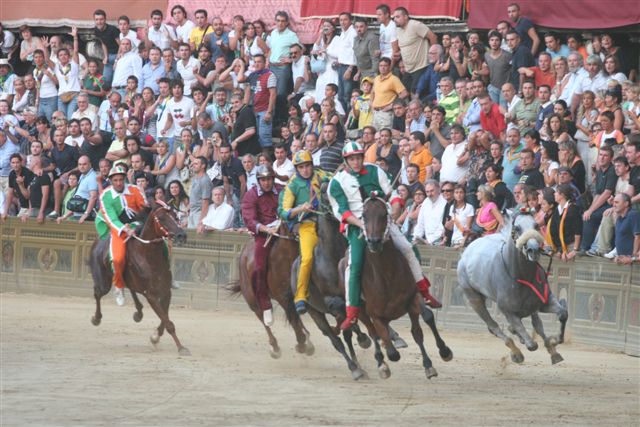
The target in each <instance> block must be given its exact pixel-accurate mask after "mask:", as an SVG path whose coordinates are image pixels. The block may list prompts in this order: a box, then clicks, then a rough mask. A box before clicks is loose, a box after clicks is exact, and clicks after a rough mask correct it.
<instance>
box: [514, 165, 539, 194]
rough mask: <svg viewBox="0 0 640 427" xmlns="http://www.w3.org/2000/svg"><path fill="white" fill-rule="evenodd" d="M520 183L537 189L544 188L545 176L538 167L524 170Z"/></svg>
mask: <svg viewBox="0 0 640 427" xmlns="http://www.w3.org/2000/svg"><path fill="white" fill-rule="evenodd" d="M519 183H520V184H525V185H528V186H529V187H531V188H534V189H536V190H542V189H543V188H544V177H543V176H542V174H541V173H540V171H539V170H538V169H535V168H533V169H529V170H527V171H524V170H523V171H522V174H521V175H520V181H519Z"/></svg>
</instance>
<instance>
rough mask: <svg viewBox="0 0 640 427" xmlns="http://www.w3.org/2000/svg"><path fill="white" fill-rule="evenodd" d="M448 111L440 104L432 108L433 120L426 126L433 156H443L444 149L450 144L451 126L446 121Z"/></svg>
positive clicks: (439, 157) (426, 135)
mask: <svg viewBox="0 0 640 427" xmlns="http://www.w3.org/2000/svg"><path fill="white" fill-rule="evenodd" d="M446 114H447V113H446V111H445V109H444V108H443V107H442V106H441V105H438V106H436V107H434V108H433V109H432V110H431V122H430V123H429V127H428V128H425V137H426V138H427V139H428V140H429V146H428V148H429V151H430V152H431V154H432V155H433V157H437V158H438V159H441V158H442V153H444V149H445V148H446V147H447V145H449V131H450V129H451V126H449V125H448V124H447V123H446V122H445V118H446Z"/></svg>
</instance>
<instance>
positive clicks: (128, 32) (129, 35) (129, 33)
mask: <svg viewBox="0 0 640 427" xmlns="http://www.w3.org/2000/svg"><path fill="white" fill-rule="evenodd" d="M118 28H119V29H120V53H121V54H124V53H125V52H123V51H122V40H124V39H129V40H130V41H131V45H132V46H133V47H135V48H136V50H137V49H138V46H140V39H138V34H137V33H136V32H135V31H133V30H132V29H131V22H130V21H129V17H128V16H125V15H122V16H121V17H120V18H118Z"/></svg>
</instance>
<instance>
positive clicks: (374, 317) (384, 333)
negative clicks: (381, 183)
mask: <svg viewBox="0 0 640 427" xmlns="http://www.w3.org/2000/svg"><path fill="white" fill-rule="evenodd" d="M362 220H363V223H364V230H363V233H364V238H365V240H366V243H367V251H366V253H365V258H364V263H363V267H362V277H361V279H362V295H363V309H362V310H361V312H360V316H359V319H360V320H361V321H362V323H363V324H364V325H365V326H366V327H367V330H368V331H369V335H370V336H371V338H373V342H374V344H375V359H376V361H377V362H378V374H379V375H380V377H381V378H385V379H386V378H389V376H390V375H391V370H390V369H389V366H388V365H387V364H386V362H385V361H384V356H383V354H382V349H381V347H380V342H379V341H380V339H382V342H383V344H384V347H385V349H386V352H387V356H388V357H389V360H391V361H392V362H396V361H398V360H400V353H399V352H398V350H397V349H396V347H395V346H394V343H393V340H392V338H391V335H390V332H389V322H391V321H392V320H395V319H398V318H400V317H401V316H404V315H405V314H408V315H409V319H410V320H411V334H412V335H413V339H414V341H415V342H416V344H418V347H419V348H420V353H421V354H422V366H423V367H424V369H425V374H426V376H427V378H428V379H431V378H432V377H435V376H437V375H438V373H437V371H436V370H435V368H434V367H433V363H432V362H431V359H430V358H429V356H428V355H427V351H426V349H425V346H424V342H423V341H424V337H423V333H422V328H421V327H420V320H419V319H420V314H421V313H422V315H423V318H424V320H425V322H426V323H427V324H428V325H429V328H430V329H431V331H432V332H433V336H434V338H435V340H436V345H437V346H438V350H439V354H440V357H441V358H442V359H443V360H444V361H445V362H448V361H450V360H451V359H452V358H453V353H452V351H451V349H450V348H449V347H447V345H446V344H445V342H444V340H443V339H442V337H441V336H440V333H439V332H438V329H437V328H436V324H435V318H434V316H433V312H432V311H431V309H430V308H428V307H427V306H426V305H425V304H424V302H423V300H422V296H421V295H420V294H419V293H418V290H417V288H416V284H415V280H414V279H413V275H412V274H411V270H410V268H409V264H408V263H407V261H406V259H405V257H404V255H402V253H401V252H400V251H399V250H398V249H397V248H396V247H395V245H394V244H393V242H392V241H391V240H390V239H389V238H388V233H389V227H391V222H390V216H389V212H388V209H387V203H386V201H385V200H384V199H383V198H381V197H379V196H376V195H371V196H370V197H368V198H366V199H365V201H364V205H363V214H362ZM345 269H346V259H343V260H342V261H341V262H340V270H341V271H342V272H343V274H342V275H341V278H342V279H343V278H344V270H345Z"/></svg>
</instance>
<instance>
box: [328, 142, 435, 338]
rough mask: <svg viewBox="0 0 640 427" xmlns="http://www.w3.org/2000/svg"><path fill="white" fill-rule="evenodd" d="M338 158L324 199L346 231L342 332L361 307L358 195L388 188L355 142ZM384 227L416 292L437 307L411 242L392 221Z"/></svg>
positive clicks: (382, 193) (360, 206) (361, 246)
mask: <svg viewBox="0 0 640 427" xmlns="http://www.w3.org/2000/svg"><path fill="white" fill-rule="evenodd" d="M342 156H343V157H344V161H345V167H344V169H343V170H342V171H340V172H338V173H337V174H336V175H335V176H334V177H333V179H332V180H331V182H330V183H329V190H328V193H329V194H328V196H329V201H330V203H331V207H332V209H333V214H334V215H335V217H336V218H337V219H338V220H339V221H341V223H342V226H341V230H343V231H346V237H347V240H348V241H349V250H348V252H347V259H348V262H347V269H346V272H345V284H346V286H345V288H346V302H347V318H346V319H345V321H344V322H343V323H342V325H340V327H341V328H342V329H347V328H349V327H350V326H351V325H352V324H353V323H355V322H356V321H357V319H358V314H359V311H360V304H361V302H360V285H361V283H360V282H361V279H360V277H361V273H362V264H363V260H364V251H365V250H366V242H365V239H364V233H362V230H363V229H364V224H363V222H362V211H363V206H364V200H363V199H362V194H366V195H368V194H371V193H372V192H374V191H375V192H377V194H378V195H379V196H381V197H386V196H388V195H389V194H391V191H392V186H391V182H390V180H389V177H388V175H387V174H386V173H385V172H384V171H383V170H382V169H380V168H379V167H378V166H376V165H373V164H369V163H367V164H364V150H363V149H362V147H361V146H360V144H358V143H356V142H349V143H347V144H345V146H344V148H343V150H342ZM361 189H362V191H361ZM388 227H389V230H388V233H389V237H391V240H392V241H393V243H394V245H395V246H396V248H398V250H399V251H400V252H401V253H402V254H403V255H404V256H405V258H406V259H407V262H408V263H409V267H410V269H411V273H412V274H413V277H414V279H415V281H416V284H417V287H418V290H420V292H421V293H422V295H423V296H424V298H425V299H426V300H427V302H428V303H430V304H431V305H432V306H439V303H438V302H437V301H436V300H435V298H433V296H431V295H430V294H429V286H430V283H429V281H428V280H427V279H426V278H425V277H424V275H423V274H422V268H421V267H420V262H419V261H418V259H417V258H416V256H415V254H414V252H413V248H412V246H411V243H409V241H408V240H407V239H406V238H405V237H404V235H403V234H402V232H401V231H400V229H399V228H398V226H397V225H395V224H394V223H393V222H390V224H389V226H388Z"/></svg>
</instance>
